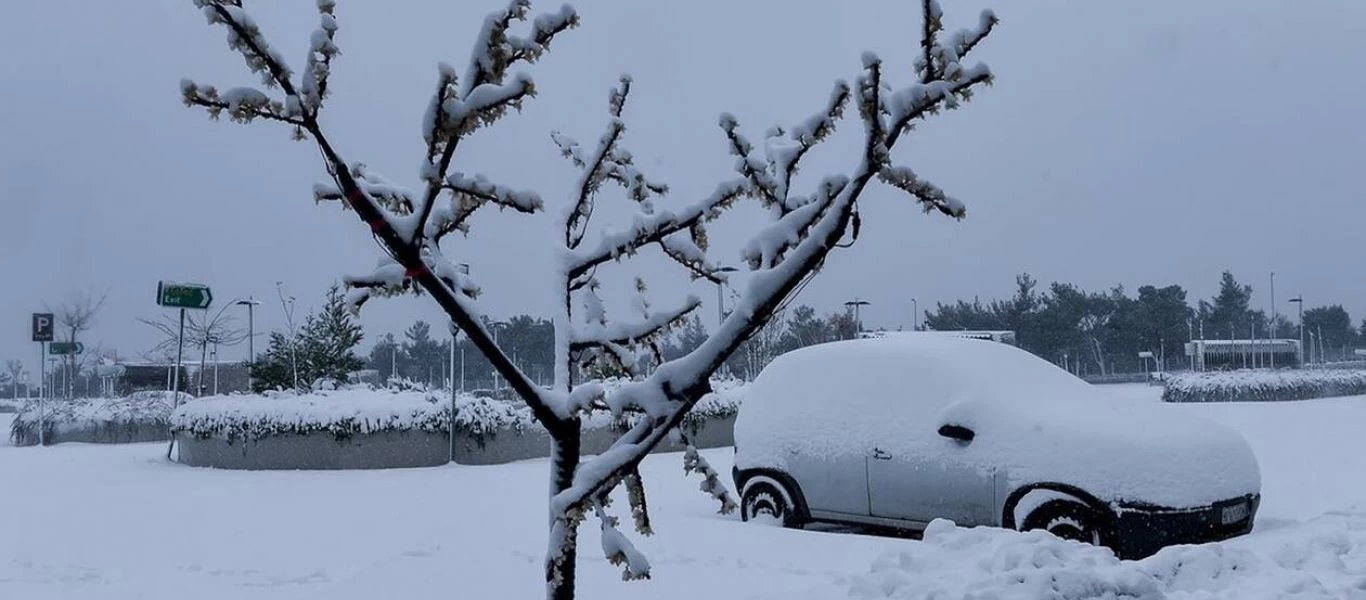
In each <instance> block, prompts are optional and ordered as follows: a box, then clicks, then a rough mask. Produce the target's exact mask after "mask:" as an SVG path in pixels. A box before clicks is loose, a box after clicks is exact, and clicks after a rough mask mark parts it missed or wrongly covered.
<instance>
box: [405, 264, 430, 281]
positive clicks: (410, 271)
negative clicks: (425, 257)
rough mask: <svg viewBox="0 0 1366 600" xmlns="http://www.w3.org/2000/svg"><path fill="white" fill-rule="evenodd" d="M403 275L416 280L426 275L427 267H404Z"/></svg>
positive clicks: (420, 265)
mask: <svg viewBox="0 0 1366 600" xmlns="http://www.w3.org/2000/svg"><path fill="white" fill-rule="evenodd" d="M403 274H404V275H406V276H408V277H409V278H412V279H417V278H418V277H421V276H423V275H426V274H427V265H423V264H419V265H413V266H411V267H404V270H403Z"/></svg>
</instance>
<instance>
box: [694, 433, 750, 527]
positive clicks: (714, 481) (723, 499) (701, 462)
mask: <svg viewBox="0 0 1366 600" xmlns="http://www.w3.org/2000/svg"><path fill="white" fill-rule="evenodd" d="M680 435H682V437H683V443H684V444H687V450H685V451H684V452H683V472H684V473H685V474H691V473H697V474H699V475H701V476H702V485H701V486H699V488H698V489H700V490H702V491H703V492H705V493H707V494H708V495H710V496H711V497H712V498H715V499H716V500H717V501H718V502H720V503H721V508H720V509H719V510H718V511H717V512H718V513H720V514H723V515H728V514H730V513H733V512H735V509H737V508H739V507H740V505H739V504H738V503H736V502H735V498H734V497H733V496H731V495H730V490H728V489H726V485H725V484H724V483H721V475H720V474H719V473H717V472H716V469H713V468H712V466H711V463H709V462H707V459H705V458H703V457H702V454H701V453H699V452H698V451H697V447H696V446H693V445H692V441H691V440H689V439H688V437H687V436H686V435H683V434H681V432H680Z"/></svg>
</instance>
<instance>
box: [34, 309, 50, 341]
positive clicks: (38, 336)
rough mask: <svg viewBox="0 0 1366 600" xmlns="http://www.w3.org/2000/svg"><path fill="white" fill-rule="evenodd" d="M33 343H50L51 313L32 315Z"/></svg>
mask: <svg viewBox="0 0 1366 600" xmlns="http://www.w3.org/2000/svg"><path fill="white" fill-rule="evenodd" d="M33 341H35V342H50V341H52V313H33Z"/></svg>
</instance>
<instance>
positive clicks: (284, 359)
mask: <svg viewBox="0 0 1366 600" xmlns="http://www.w3.org/2000/svg"><path fill="white" fill-rule="evenodd" d="M268 339H269V342H268V343H267V344H266V351H265V352H262V353H261V355H260V356H259V358H257V359H256V362H255V363H253V364H252V366H251V373H252V378H251V390H252V391H253V392H256V393H260V392H264V391H267V390H289V389H295V387H296V386H295V382H296V381H297V382H299V383H300V384H302V383H303V382H304V381H306V380H304V379H303V378H302V377H296V376H295V368H294V364H295V363H294V359H295V351H294V340H293V339H291V338H290V337H289V336H288V335H286V334H285V333H283V332H279V331H272V332H270V336H269V338H268ZM300 375H303V374H302V373H301V374H300Z"/></svg>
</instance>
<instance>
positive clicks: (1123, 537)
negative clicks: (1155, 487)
mask: <svg viewBox="0 0 1366 600" xmlns="http://www.w3.org/2000/svg"><path fill="white" fill-rule="evenodd" d="M1261 499H1262V498H1261V495H1260V494H1249V495H1246V496H1239V497H1237V498H1230V499H1228V500H1224V501H1221V502H1216V503H1214V504H1212V505H1209V506H1202V507H1198V508H1179V509H1177V508H1163V507H1156V506H1149V505H1123V504H1121V505H1120V506H1119V510H1118V515H1119V518H1118V519H1117V520H1116V521H1115V531H1114V536H1113V537H1112V538H1111V540H1112V542H1113V543H1112V544H1110V545H1111V546H1112V547H1113V548H1114V550H1115V554H1117V555H1118V556H1119V557H1120V558H1123V559H1139V558H1144V557H1147V556H1151V555H1153V554H1155V553H1157V551H1158V550H1161V549H1162V548H1165V547H1167V546H1175V545H1178V544H1203V543H1207V542H1217V541H1220V540H1226V539H1229V538H1232V537H1237V536H1240V535H1243V534H1246V533H1248V532H1250V531H1252V522H1253V521H1254V520H1255V518H1256V516H1257V506H1258V505H1259V504H1260V503H1261Z"/></svg>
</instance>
